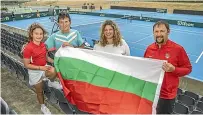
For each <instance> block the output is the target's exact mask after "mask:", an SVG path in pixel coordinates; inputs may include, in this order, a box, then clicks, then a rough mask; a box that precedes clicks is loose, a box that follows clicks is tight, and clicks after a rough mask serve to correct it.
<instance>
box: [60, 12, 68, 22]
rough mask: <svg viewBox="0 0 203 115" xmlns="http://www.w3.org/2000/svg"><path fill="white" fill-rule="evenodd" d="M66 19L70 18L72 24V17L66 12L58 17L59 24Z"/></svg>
mask: <svg viewBox="0 0 203 115" xmlns="http://www.w3.org/2000/svg"><path fill="white" fill-rule="evenodd" d="M64 18H68V19H69V21H70V22H71V18H70V15H69V14H68V13H67V12H65V11H61V12H60V13H59V15H58V22H59V19H64Z"/></svg>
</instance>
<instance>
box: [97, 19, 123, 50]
mask: <svg viewBox="0 0 203 115" xmlns="http://www.w3.org/2000/svg"><path fill="white" fill-rule="evenodd" d="M107 25H110V26H111V27H112V28H113V30H114V35H113V46H118V45H122V37H121V33H120V31H119V29H118V26H117V25H116V23H114V22H113V21H112V20H106V21H105V22H104V23H103V24H102V27H101V33H100V41H99V44H100V45H101V46H103V47H104V46H106V45H107V44H108V41H107V39H106V37H105V35H104V31H105V27H106V26H107Z"/></svg>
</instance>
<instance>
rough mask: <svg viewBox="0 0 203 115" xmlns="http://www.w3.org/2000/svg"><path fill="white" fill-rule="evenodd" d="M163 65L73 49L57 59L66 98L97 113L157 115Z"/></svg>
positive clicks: (129, 57) (87, 110) (59, 55)
mask: <svg viewBox="0 0 203 115" xmlns="http://www.w3.org/2000/svg"><path fill="white" fill-rule="evenodd" d="M163 62H164V61H161V60H155V59H146V58H139V57H131V56H122V55H115V54H109V53H104V52H99V51H93V50H86V49H78V48H70V47H65V48H60V49H59V50H58V51H57V52H56V54H55V58H54V64H55V67H56V71H57V73H58V77H59V79H60V81H61V84H62V85H63V91H64V94H65V97H66V98H67V99H68V101H69V102H71V103H72V104H74V105H76V106H77V108H78V109H79V110H81V111H85V112H88V113H94V114H106V113H107V114H151V113H156V111H155V110H156V105H157V102H158V99H159V93H160V88H161V83H162V80H163V76H164V71H163V70H162V64H163Z"/></svg>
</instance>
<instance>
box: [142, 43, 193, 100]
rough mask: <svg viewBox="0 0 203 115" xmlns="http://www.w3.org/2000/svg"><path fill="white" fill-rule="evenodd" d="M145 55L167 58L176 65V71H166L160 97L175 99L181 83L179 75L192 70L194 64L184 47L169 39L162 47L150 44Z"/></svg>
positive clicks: (161, 58)
mask: <svg viewBox="0 0 203 115" xmlns="http://www.w3.org/2000/svg"><path fill="white" fill-rule="evenodd" d="M144 57H146V58H154V59H160V60H167V61H168V63H171V64H173V65H174V66H175V71H173V72H165V75H164V80H163V83H162V87H161V93H160V98H163V99H173V98H175V97H176V94H177V88H178V85H179V77H182V76H185V75H187V74H189V73H190V72H191V71H192V66H191V63H190V61H189V58H188V56H187V54H186V52H185V50H184V48H183V47H182V46H180V45H178V44H176V43H175V42H173V41H171V40H167V42H166V44H165V45H162V47H161V48H159V47H158V45H157V44H156V43H153V44H151V45H150V46H148V48H147V50H146V51H145V54H144Z"/></svg>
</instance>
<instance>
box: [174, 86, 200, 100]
mask: <svg viewBox="0 0 203 115" xmlns="http://www.w3.org/2000/svg"><path fill="white" fill-rule="evenodd" d="M183 94H184V95H187V96H189V97H191V98H193V99H194V100H196V101H202V102H203V97H200V96H199V95H198V94H196V93H193V92H191V91H183V90H182V89H180V88H178V91H177V95H183Z"/></svg>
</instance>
